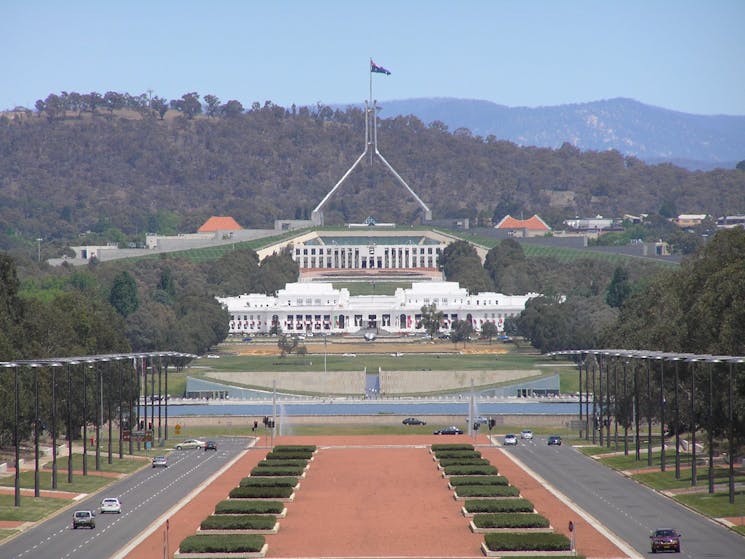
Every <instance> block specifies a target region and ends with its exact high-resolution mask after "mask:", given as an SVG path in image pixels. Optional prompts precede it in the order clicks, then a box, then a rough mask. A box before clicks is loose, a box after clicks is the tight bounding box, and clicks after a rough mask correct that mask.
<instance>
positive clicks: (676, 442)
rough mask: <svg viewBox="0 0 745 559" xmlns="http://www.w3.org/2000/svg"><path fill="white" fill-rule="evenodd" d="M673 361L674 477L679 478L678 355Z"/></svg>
mask: <svg viewBox="0 0 745 559" xmlns="http://www.w3.org/2000/svg"><path fill="white" fill-rule="evenodd" d="M673 360H674V361H675V376H674V381H673V390H674V391H673V405H674V406H675V420H674V421H675V479H680V408H679V403H678V363H679V362H680V357H678V356H676V357H673Z"/></svg>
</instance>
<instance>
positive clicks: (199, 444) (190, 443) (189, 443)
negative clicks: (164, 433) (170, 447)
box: [176, 439, 204, 450]
mask: <svg viewBox="0 0 745 559" xmlns="http://www.w3.org/2000/svg"><path fill="white" fill-rule="evenodd" d="M190 448H204V441H200V440H199V439H188V440H185V441H184V442H181V443H178V444H177V445H176V450H187V449H190Z"/></svg>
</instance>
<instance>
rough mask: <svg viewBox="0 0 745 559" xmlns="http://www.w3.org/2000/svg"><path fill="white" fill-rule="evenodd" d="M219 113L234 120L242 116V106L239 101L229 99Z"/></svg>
mask: <svg viewBox="0 0 745 559" xmlns="http://www.w3.org/2000/svg"><path fill="white" fill-rule="evenodd" d="M221 112H222V114H223V116H225V117H226V118H234V117H236V116H240V115H241V114H243V105H242V104H241V102H240V101H236V100H235V99H231V100H230V101H228V102H227V103H225V104H224V105H223V106H222V107H221Z"/></svg>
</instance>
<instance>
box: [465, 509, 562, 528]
mask: <svg viewBox="0 0 745 559" xmlns="http://www.w3.org/2000/svg"><path fill="white" fill-rule="evenodd" d="M473 524H474V526H476V528H548V527H549V522H548V519H547V518H546V517H545V516H541V515H540V514H536V513H533V512H518V513H513V512H502V513H497V514H493V513H492V514H477V515H474V517H473Z"/></svg>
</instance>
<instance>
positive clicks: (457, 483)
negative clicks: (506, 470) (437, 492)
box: [448, 476, 510, 487]
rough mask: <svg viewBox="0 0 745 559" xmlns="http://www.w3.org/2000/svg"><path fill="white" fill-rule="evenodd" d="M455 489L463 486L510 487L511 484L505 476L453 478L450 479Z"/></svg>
mask: <svg viewBox="0 0 745 559" xmlns="http://www.w3.org/2000/svg"><path fill="white" fill-rule="evenodd" d="M448 481H449V482H450V485H452V486H453V487H461V486H463V485H509V484H510V482H509V481H508V479H507V478H506V477H504V476H453V477H451V478H449V479H448Z"/></svg>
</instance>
